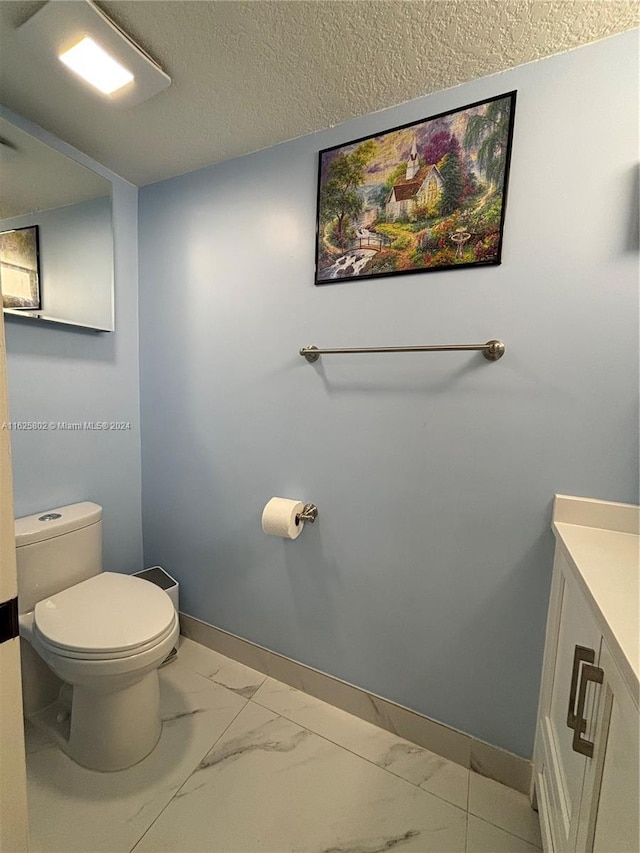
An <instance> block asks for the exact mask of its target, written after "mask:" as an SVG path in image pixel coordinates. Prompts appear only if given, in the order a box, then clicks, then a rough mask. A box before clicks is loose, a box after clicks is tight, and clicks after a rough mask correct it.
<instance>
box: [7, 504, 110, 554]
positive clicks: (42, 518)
mask: <svg viewBox="0 0 640 853" xmlns="http://www.w3.org/2000/svg"><path fill="white" fill-rule="evenodd" d="M56 516H60V517H59V518H56ZM101 519H102V507H101V506H100V505H99V504H94V503H91V501H83V502H82V503H77V504H69V505H68V506H61V507H58V508H57V509H45V510H43V511H42V512H37V513H36V514H35V515H25V516H24V517H23V518H16V526H15V531H16V548H21V547H22V546H23V545H33V544H34V543H35V542H44V541H45V540H46V539H53V538H54V537H56V536H62V535H63V534H64V533H72V532H73V531H74V530H80V529H81V528H83V527H88V526H89V525H90V524H95V523H96V522H97V521H100V520H101Z"/></svg>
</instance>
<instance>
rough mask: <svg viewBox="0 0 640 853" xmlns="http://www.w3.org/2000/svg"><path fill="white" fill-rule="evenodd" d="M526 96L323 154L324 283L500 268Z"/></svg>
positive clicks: (319, 270) (319, 266) (319, 254)
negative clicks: (519, 111)
mask: <svg viewBox="0 0 640 853" xmlns="http://www.w3.org/2000/svg"><path fill="white" fill-rule="evenodd" d="M515 103H516V92H515V91H514V92H507V93H506V94H503V95H496V96H495V97H494V98H489V99H488V100H486V101H479V102H477V103H474V104H467V105H466V106H464V107H460V108H458V109H454V110H450V111H449V112H446V113H440V114H439V115H436V116H431V117H430V118H426V119H422V120H420V121H416V122H412V123H411V124H405V125H402V126H401V127H397V128H395V129H393V130H388V131H385V132H384V133H379V134H376V135H374V136H367V137H363V138H362V139H356V140H355V141H353V142H349V143H347V144H345V145H336V146H334V147H333V148H327V149H325V150H324V151H321V152H320V166H319V174H318V208H317V232H316V274H315V283H316V284H329V283H335V282H338V281H346V280H350V279H354V278H358V279H361V278H376V277H379V276H389V275H400V274H403V273H416V272H433V271H436V270H450V269H458V268H460V267H475V266H486V265H487V264H499V263H500V262H501V256H502V234H503V229H504V214H505V205H506V196H507V182H508V177H509V164H510V159H511V143H512V139H513V121H514V114H515Z"/></svg>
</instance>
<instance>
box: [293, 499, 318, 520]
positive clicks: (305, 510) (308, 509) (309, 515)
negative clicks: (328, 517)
mask: <svg viewBox="0 0 640 853" xmlns="http://www.w3.org/2000/svg"><path fill="white" fill-rule="evenodd" d="M317 517H318V507H317V506H316V505H315V504H305V505H304V506H303V507H302V512H299V513H297V514H296V525H298V524H300V522H301V521H308V522H309V523H310V524H313V522H314V521H315V520H316V518H317Z"/></svg>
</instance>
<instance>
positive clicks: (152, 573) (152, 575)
mask: <svg viewBox="0 0 640 853" xmlns="http://www.w3.org/2000/svg"><path fill="white" fill-rule="evenodd" d="M134 577H136V578H142V580H145V581H149V583H153V584H155V585H156V586H159V587H160V589H163V590H164V591H165V592H166V593H167V595H168V596H169V598H170V599H171V601H172V602H173V606H174V607H175V609H176V613H179V612H180V607H179V603H180V602H179V588H180V585H179V583H178V581H177V580H175V579H174V578H172V577H171V575H170V574H168V573H167V572H165V570H164V569H163V568H162V566H152V567H151V568H150V569H144V570H143V571H141V572H134ZM177 655H178V648H177V647H176V648H174V649H171V651H170V652H169V654H168V655H167V657H166V659H165V660H164V661H163V663H162V664H161V665H162V666H164V665H165V664H166V663H169V661H171V660H173V659H174V658H175V657H177Z"/></svg>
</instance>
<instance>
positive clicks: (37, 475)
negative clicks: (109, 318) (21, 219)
mask: <svg viewBox="0 0 640 853" xmlns="http://www.w3.org/2000/svg"><path fill="white" fill-rule="evenodd" d="M0 114H2V115H3V116H6V117H7V118H9V120H10V121H13V122H14V123H15V124H17V125H19V126H20V127H22V128H23V129H24V130H27V131H29V132H30V133H32V134H33V135H34V136H36V137H38V138H39V139H42V140H43V141H44V142H46V143H48V144H49V145H51V146H52V147H54V148H56V149H57V150H59V151H61V152H62V153H63V154H67V155H69V156H71V157H72V158H73V159H75V160H77V161H78V162H80V163H81V164H82V165H85V166H87V167H88V168H90V169H91V168H92V169H94V170H95V171H97V172H99V173H100V174H101V175H103V176H104V177H106V178H108V179H109V180H112V181H113V228H114V252H115V259H114V273H115V281H116V294H115V305H116V314H115V327H116V331H115V332H114V333H109V334H102V333H96V332H87V331H82V330H76V329H73V328H70V327H64V326H57V325H56V326H49V325H45V324H41V323H31V322H29V321H26V320H20V319H16V318H14V317H11V316H10V315H5V319H6V324H5V333H6V339H7V372H8V380H9V415H10V418H11V420H12V421H46V422H49V421H55V422H57V421H66V422H78V421H116V420H117V421H129V422H130V423H131V429H130V430H125V431H122V432H95V431H92V432H90V431H82V432H75V431H74V432H61V431H49V430H47V431H37V432H27V431H19V432H13V433H12V436H11V452H12V458H13V488H14V500H15V512H16V516H21V515H28V514H30V513H34V512H38V511H40V510H42V509H49V508H51V507H55V506H62V505H64V504H68V503H75V502H76V501H83V500H93V501H96V502H97V503H99V504H101V505H102V506H103V507H104V565H105V568H106V569H109V570H112V571H123V572H133V571H137V570H138V569H140V568H141V567H142V526H141V508H140V503H141V474H140V414H139V410H140V404H139V378H138V293H137V272H138V218H137V216H138V190H137V189H136V187H133V186H132V185H131V184H129V183H127V182H126V181H124V180H122V179H121V178H118V177H117V176H115V175H113V174H112V173H111V172H109V171H108V170H107V169H104V168H103V167H102V166H99V165H98V164H97V163H94V162H93V161H92V160H91V159H90V158H88V157H86V156H85V155H83V154H81V153H79V152H77V151H75V150H74V149H72V148H71V147H70V146H68V145H66V144H65V143H63V142H60V141H59V140H57V139H56V138H55V137H53V136H52V135H51V134H49V133H46V132H45V131H43V130H41V129H40V128H38V127H36V126H35V125H33V124H31V123H30V122H28V121H26V120H24V119H21V118H20V117H18V116H16V115H15V114H12V113H11V112H9V111H8V110H6V109H4V108H2V109H1V110H0Z"/></svg>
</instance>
